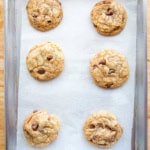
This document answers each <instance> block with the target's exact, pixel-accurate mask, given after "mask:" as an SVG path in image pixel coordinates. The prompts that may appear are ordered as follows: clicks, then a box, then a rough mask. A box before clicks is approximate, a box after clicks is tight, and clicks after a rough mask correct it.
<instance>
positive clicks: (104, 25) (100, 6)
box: [91, 0, 127, 36]
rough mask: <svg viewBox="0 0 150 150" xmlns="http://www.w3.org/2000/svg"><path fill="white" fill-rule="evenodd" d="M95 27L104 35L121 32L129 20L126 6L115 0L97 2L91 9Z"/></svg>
mask: <svg viewBox="0 0 150 150" xmlns="http://www.w3.org/2000/svg"><path fill="white" fill-rule="evenodd" d="M91 18H92V22H93V25H94V27H95V28H96V29H97V31H98V32H99V33H100V34H102V35H107V36H108V35H116V34H118V33H120V32H121V31H122V30H123V29H124V27H125V25H126V21H127V13H126V10H125V8H124V7H123V6H122V5H121V4H119V3H118V2H116V1H115V0H104V1H100V2H98V3H96V4H95V6H94V7H93V9H92V11H91Z"/></svg>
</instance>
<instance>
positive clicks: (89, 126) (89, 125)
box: [83, 111, 123, 148]
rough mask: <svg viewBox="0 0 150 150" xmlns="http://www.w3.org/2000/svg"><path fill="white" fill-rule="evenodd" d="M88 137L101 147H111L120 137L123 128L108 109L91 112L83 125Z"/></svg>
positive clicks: (91, 141)
mask: <svg viewBox="0 0 150 150" xmlns="http://www.w3.org/2000/svg"><path fill="white" fill-rule="evenodd" d="M83 130H84V134H85V137H86V139H87V140H88V141H89V142H90V143H92V144H95V145H97V146H99V147H102V148H107V147H111V146H112V145H114V144H115V143H117V141H118V140H119V139H120V137H121V136H122V133H123V128H122V126H121V125H120V123H119V122H118V120H117V118H116V116H115V115H113V114H112V113H110V112H107V111H100V112H97V113H94V114H91V115H90V116H89V117H88V118H87V120H86V122H85V124H84V127H83Z"/></svg>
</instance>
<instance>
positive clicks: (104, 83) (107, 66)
mask: <svg viewBox="0 0 150 150" xmlns="http://www.w3.org/2000/svg"><path fill="white" fill-rule="evenodd" d="M90 71H91V75H92V77H93V80H94V81H95V83H96V84H97V85H98V86H100V87H103V88H111V89H112V88H117V87H120V86H121V85H122V84H123V83H124V82H125V81H127V79H128V77H129V66H128V62H127V59H126V58H125V57H124V56H123V55H122V54H120V53H119V52H117V51H114V50H102V51H100V52H98V53H97V54H96V55H95V56H94V57H93V58H92V60H91V62H90Z"/></svg>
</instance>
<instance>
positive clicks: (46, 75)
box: [26, 42, 64, 81]
mask: <svg viewBox="0 0 150 150" xmlns="http://www.w3.org/2000/svg"><path fill="white" fill-rule="evenodd" d="M26 64H27V68H28V71H29V72H30V74H31V75H32V76H33V77H34V78H35V79H37V80H43V81H44V80H51V79H53V78H55V77H57V76H58V75H59V74H60V73H61V72H62V70H63V67H64V56H63V53H62V50H61V48H60V47H59V46H58V45H57V44H55V43H52V42H43V43H40V44H37V45H35V46H33V47H32V48H31V50H30V51H29V53H28V55H27V57H26Z"/></svg>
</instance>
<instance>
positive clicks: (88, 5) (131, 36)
mask: <svg viewBox="0 0 150 150" xmlns="http://www.w3.org/2000/svg"><path fill="white" fill-rule="evenodd" d="M118 1H119V2H121V3H122V5H123V6H124V7H125V8H126V10H127V13H128V20H127V25H126V27H125V29H124V30H123V31H122V32H121V33H120V34H119V35H116V36H112V37H105V36H101V35H100V34H98V33H97V32H96V30H95V28H94V27H93V25H92V23H91V18H90V12H91V10H92V7H93V6H94V4H95V3H96V2H98V1H97V0H61V2H62V6H63V10H64V17H63V20H62V22H61V24H60V25H59V26H58V27H57V28H55V29H53V30H51V31H48V32H40V31H37V30H35V29H34V28H32V27H31V26H30V24H29V21H28V18H27V14H26V9H25V7H26V4H27V0H22V30H21V31H22V35H21V49H20V51H21V56H20V78H19V102H18V126H17V130H18V131H17V150H33V149H38V148H32V147H30V146H29V145H28V144H27V142H26V140H25V138H24V135H23V130H22V125H23V121H24V119H25V118H26V117H27V116H28V115H29V114H30V113H31V112H32V111H33V110H35V109H38V110H41V109H45V110H47V111H48V112H49V113H52V114H55V115H57V116H58V117H59V118H60V120H61V130H60V133H59V136H58V138H57V140H56V141H55V142H53V143H52V144H50V145H49V146H48V147H46V148H43V150H48V149H50V150H99V149H100V148H97V147H95V146H93V145H91V144H90V143H88V142H87V141H86V139H85V138H84V135H83V130H82V127H83V124H84V122H85V120H86V119H87V117H88V115H89V114H91V113H93V112H97V111H99V110H107V111H110V112H112V113H114V114H115V115H116V116H117V117H118V119H119V121H120V123H121V124H122V126H123V128H124V133H123V136H122V137H121V139H120V140H119V141H118V143H117V144H116V145H114V146H113V147H112V148H110V149H111V150H119V149H121V150H130V149H131V134H132V132H131V130H132V123H133V108H134V84H135V65H136V0H129V1H128V0H118ZM43 41H53V42H56V43H58V44H59V45H60V46H61V47H62V49H63V52H64V56H65V68H64V71H63V72H62V74H61V75H60V76H59V77H57V78H56V79H54V80H52V81H48V82H39V81H37V80H35V79H34V78H32V77H31V76H30V74H29V73H28V71H27V68H26V55H27V54H28V52H29V49H30V48H31V47H32V46H33V45H35V44H37V43H39V42H43ZM104 48H111V49H114V50H117V51H119V52H120V53H122V54H124V55H125V56H126V57H127V59H128V62H129V65H130V77H129V80H128V81H127V82H126V83H125V84H124V85H123V86H122V87H120V88H117V89H114V90H107V89H103V88H99V87H98V86H96V85H95V83H94V82H93V80H92V78H91V75H90V72H89V62H90V59H91V58H92V57H93V55H94V54H96V53H97V52H98V51H100V50H102V49H104Z"/></svg>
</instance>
